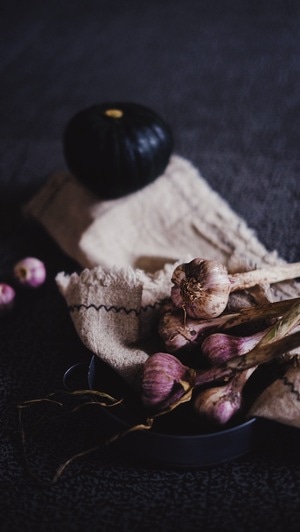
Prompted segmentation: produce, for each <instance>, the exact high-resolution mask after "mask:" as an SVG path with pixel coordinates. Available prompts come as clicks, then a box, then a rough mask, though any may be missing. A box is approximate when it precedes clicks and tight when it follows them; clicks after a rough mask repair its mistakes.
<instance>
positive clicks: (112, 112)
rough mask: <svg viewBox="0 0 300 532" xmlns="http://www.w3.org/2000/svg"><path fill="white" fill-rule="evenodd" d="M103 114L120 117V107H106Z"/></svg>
mask: <svg viewBox="0 0 300 532" xmlns="http://www.w3.org/2000/svg"><path fill="white" fill-rule="evenodd" d="M104 114H105V115H106V116H109V117H110V118H121V117H122V116H123V111H121V110H120V109H106V111H104Z"/></svg>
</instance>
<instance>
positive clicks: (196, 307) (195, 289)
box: [171, 258, 230, 318]
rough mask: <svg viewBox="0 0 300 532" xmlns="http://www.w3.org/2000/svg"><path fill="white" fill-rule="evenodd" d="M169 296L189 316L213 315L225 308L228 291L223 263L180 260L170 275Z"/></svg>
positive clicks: (220, 312)
mask: <svg viewBox="0 0 300 532" xmlns="http://www.w3.org/2000/svg"><path fill="white" fill-rule="evenodd" d="M172 282H173V286H172V288H171V299H172V301H173V303H174V305H175V306H176V307H178V308H182V309H183V310H184V311H185V312H186V313H187V314H188V316H190V317H191V318H216V317H217V316H220V314H222V312H223V311H224V310H225V308H226V305H227V303H228V297H229V293H230V280H229V277H228V272H227V269H226V267H225V266H224V265H223V264H221V263H219V262H217V261H215V260H205V259H201V258H196V259H193V260H192V261H191V262H188V263H185V264H181V265H179V266H177V268H175V270H174V272H173V275H172Z"/></svg>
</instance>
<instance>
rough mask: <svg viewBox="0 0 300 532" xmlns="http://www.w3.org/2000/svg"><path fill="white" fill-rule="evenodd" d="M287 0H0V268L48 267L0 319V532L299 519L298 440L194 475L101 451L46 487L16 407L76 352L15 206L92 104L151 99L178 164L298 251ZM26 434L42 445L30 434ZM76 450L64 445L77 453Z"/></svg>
mask: <svg viewBox="0 0 300 532" xmlns="http://www.w3.org/2000/svg"><path fill="white" fill-rule="evenodd" d="M298 6H299V2H297V1H294V2H292V1H291V2H289V1H286V2H279V1H276V0H275V1H256V0H253V1H251V0H249V1H226V0H224V1H219V2H218V1H214V0H211V1H209V0H208V1H201V0H199V1H198V2H197V1H193V0H184V1H183V0H173V1H172V2H171V1H158V0H154V1H151V2H143V1H141V0H140V1H137V0H131V1H123V2H121V1H116V0H106V1H104V0H99V1H95V0H85V1H79V0H73V1H66V2H61V1H56V0H52V1H51V2H50V1H44V2H40V1H35V0H28V1H26V2H23V1H14V0H10V1H4V2H2V3H1V7H0V30H1V31H0V35H1V62H0V68H1V83H0V96H1V97H0V102H1V104H0V111H1V120H0V142H1V159H0V165H1V169H0V172H1V174H0V208H1V214H0V243H1V256H0V273H1V279H2V280H5V279H7V280H8V279H9V278H10V277H9V276H10V272H11V267H12V264H13V263H14V261H15V260H16V259H17V258H20V257H22V256H24V254H26V255H29V254H36V255H38V256H40V257H41V258H43V259H44V260H45V261H46V263H47V267H48V272H49V273H48V280H47V283H46V285H45V286H44V287H43V288H42V289H41V290H39V291H38V292H37V293H34V294H32V293H30V294H29V293H24V292H22V293H20V294H19V296H18V302H17V303H18V304H17V306H16V309H15V311H14V312H13V313H12V314H10V315H9V316H8V317H2V318H1V321H0V398H1V423H0V430H1V440H0V448H1V451H0V515H1V525H0V528H1V531H2V530H3V531H8V530H13V529H14V530H19V531H22V532H23V531H24V532H25V531H27V530H28V531H30V532H34V531H42V530H43V531H54V530H55V531H56V530H58V531H69V530H70V531H83V530H87V531H90V532H95V531H101V532H104V531H106V530H107V531H108V530H118V531H119V530H120V531H134V530H143V531H150V530H151V531H152V530H158V531H168V530H174V529H177V530H182V531H194V530H205V531H214V530H219V531H243V530H251V531H256V530H263V531H265V530H274V531H275V530H276V531H277V530H278V531H279V530H289V531H296V530H298V529H299V525H300V460H299V443H300V440H299V434H298V431H290V430H288V429H286V428H282V427H280V428H279V429H278V433H276V437H274V438H271V439H270V440H269V441H268V443H267V444H265V445H262V446H261V447H260V448H258V449H255V450H254V451H253V452H252V453H250V454H249V455H247V456H244V457H242V458H239V459H236V460H233V461H231V462H228V463H225V464H220V465H218V466H214V467H210V468H204V469H200V470H183V471H180V470H173V469H168V470H163V469H156V468H148V467H143V466H136V465H129V464H127V463H126V460H125V459H124V458H123V457H122V455H121V456H120V455H119V454H118V453H115V452H114V451H113V450H110V451H106V452H105V453H103V454H101V455H100V456H97V457H96V456H89V457H86V458H85V459H83V460H81V461H78V462H76V463H74V464H73V465H72V466H70V468H69V469H67V470H66V472H65V474H64V476H63V477H62V478H61V480H60V481H59V482H58V483H57V484H55V485H53V486H41V485H39V484H38V483H37V482H36V481H34V480H33V479H32V478H31V477H30V476H29V475H28V473H27V471H26V468H25V466H24V460H23V455H22V452H21V446H20V438H19V433H18V423H17V411H16V405H17V404H18V403H19V402H21V401H24V400H26V399H33V398H38V397H41V396H44V395H45V394H47V393H49V392H52V391H53V390H55V389H57V388H60V387H61V381H62V375H63V373H64V371H65V370H66V369H67V368H68V367H69V366H70V364H72V363H74V362H77V361H80V360H84V358H85V356H86V353H84V352H83V348H82V346H81V345H80V344H79V342H78V339H77V337H76V335H75V332H74V330H73V328H72V325H71V322H70V318H69V315H68V313H67V311H66V308H65V305H64V302H63V301H62V298H61V297H60V296H59V294H58V292H57V289H56V286H55V283H54V276H55V274H56V272H58V271H61V270H62V269H65V270H67V271H72V270H73V269H74V268H75V267H76V265H75V264H73V263H72V260H70V259H69V258H68V257H66V256H64V255H63V254H62V252H61V251H60V250H59V249H58V248H57V246H56V245H55V243H54V242H52V241H51V240H50V238H49V237H48V236H47V235H46V234H45V233H44V232H43V231H42V229H41V228H38V227H34V226H31V224H29V223H25V222H24V221H22V216H21V212H20V207H21V206H22V204H23V203H25V202H26V200H27V199H29V198H30V196H31V195H32V194H33V193H34V191H35V190H36V189H37V188H38V187H39V186H40V185H41V184H42V183H43V182H44V181H45V179H46V178H47V176H48V174H49V173H50V172H51V171H53V170H55V169H61V168H64V167H65V165H64V160H63V155H62V142H61V139H62V132H63V129H64V126H65V124H66V122H67V120H68V119H69V118H70V117H71V116H72V115H73V114H74V113H75V112H76V111H77V110H79V109H82V108H84V107H85V106H88V105H90V104H93V103H97V102H101V101H105V100H114V99H116V100H131V101H135V102H138V103H142V104H145V105H148V106H149V107H153V108H154V109H155V110H156V111H157V112H158V113H159V114H161V115H162V116H163V117H164V118H165V119H166V121H167V122H169V124H170V125H171V127H172V129H173V132H174V136H175V143H176V152H177V153H179V154H181V155H183V156H184V157H187V158H189V159H190V160H191V161H192V162H193V163H194V164H195V165H196V166H197V167H198V168H199V170H200V171H201V173H202V175H203V176H204V177H205V178H206V179H207V181H208V182H209V183H210V184H211V185H212V187H214V188H215V189H216V190H217V191H218V192H219V193H220V194H221V195H222V196H223V197H224V198H226V199H227V200H228V202H229V203H230V205H231V206H232V207H233V208H234V209H235V210H236V212H237V213H239V214H241V215H243V217H244V218H245V219H246V221H247V222H248V224H249V225H250V226H251V227H252V228H253V229H254V230H255V231H256V233H257V235H258V237H259V238H260V240H261V241H262V242H263V243H264V244H265V246H266V247H267V248H268V249H269V250H273V249H277V250H278V252H279V253H280V255H281V256H283V257H284V258H285V259H287V260H288V261H300V245H299V190H300V186H299V170H300V159H299V144H298V143H299V135H300V93H299V85H300V9H299V7H298ZM82 427H83V428H82V431H79V430H78V426H74V424H72V422H70V421H69V422H67V421H66V423H65V424H64V425H63V426H58V428H57V429H56V430H54V429H53V430H52V431H51V430H50V431H48V432H49V433H48V432H47V431H46V430H45V433H43V434H42V436H43V438H42V437H41V434H38V436H39V437H36V438H33V439H32V442H30V445H29V452H30V460H31V464H32V466H33V468H34V470H35V471H36V473H37V474H38V475H39V477H41V478H44V479H46V478H50V477H51V474H53V472H54V470H55V467H57V466H58V465H59V463H60V462H61V461H63V460H64V459H65V458H66V457H68V456H69V455H70V454H72V452H73V451H75V452H76V450H78V449H80V448H82V446H83V447H84V440H85V438H86V437H87V436H86V434H85V433H84V430H83V429H84V422H83V425H82ZM39 438H41V439H42V441H41V442H39ZM80 446H81V447H80Z"/></svg>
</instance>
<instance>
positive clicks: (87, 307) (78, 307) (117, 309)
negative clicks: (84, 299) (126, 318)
mask: <svg viewBox="0 0 300 532" xmlns="http://www.w3.org/2000/svg"><path fill="white" fill-rule="evenodd" d="M161 304H162V303H161V302H160V301H157V302H156V303H154V304H153V305H146V306H145V307H141V308H140V309H135V308H130V309H127V308H126V307H116V306H115V305H111V306H109V307H108V306H107V305H94V304H93V303H91V304H90V305H85V304H84V303H80V304H78V305H69V306H68V309H69V312H75V311H76V310H77V311H79V310H81V309H84V310H90V309H91V308H93V309H95V310H96V311H97V312H99V310H102V309H104V310H105V311H106V312H111V311H114V312H117V313H118V312H125V314H130V313H131V312H133V313H134V314H135V315H136V316H139V315H140V314H141V312H147V310H149V309H155V308H156V307H159V306H160V305H161Z"/></svg>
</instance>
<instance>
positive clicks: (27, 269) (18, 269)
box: [14, 257, 46, 288]
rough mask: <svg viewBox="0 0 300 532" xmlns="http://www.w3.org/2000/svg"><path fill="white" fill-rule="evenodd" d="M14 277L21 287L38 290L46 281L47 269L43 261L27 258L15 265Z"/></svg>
mask: <svg viewBox="0 0 300 532" xmlns="http://www.w3.org/2000/svg"><path fill="white" fill-rule="evenodd" d="M14 276H15V278H16V280H17V281H18V283H19V284H20V285H22V286H26V287H30V288H38V287H39V286H41V285H42V284H43V283H44V282H45V280H46V268H45V265H44V263H43V262H42V261H41V260H39V259H37V258H35V257H26V258H24V259H22V260H20V261H19V262H18V263H17V264H15V266H14Z"/></svg>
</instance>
